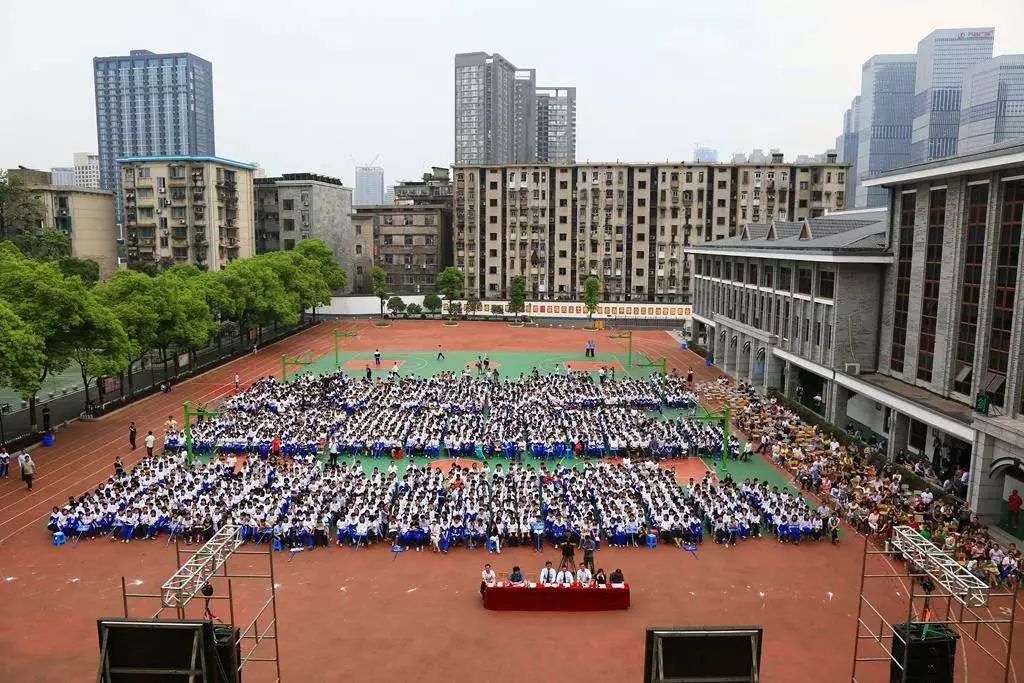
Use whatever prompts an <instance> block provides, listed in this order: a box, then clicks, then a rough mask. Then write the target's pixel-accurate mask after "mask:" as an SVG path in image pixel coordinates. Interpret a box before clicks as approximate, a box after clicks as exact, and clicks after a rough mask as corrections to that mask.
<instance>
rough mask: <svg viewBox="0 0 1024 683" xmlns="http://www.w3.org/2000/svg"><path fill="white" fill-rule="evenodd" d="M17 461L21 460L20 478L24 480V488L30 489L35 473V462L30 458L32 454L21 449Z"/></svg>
mask: <svg viewBox="0 0 1024 683" xmlns="http://www.w3.org/2000/svg"><path fill="white" fill-rule="evenodd" d="M19 461H20V462H21V478H22V480H23V481H24V482H25V487H26V488H25V490H26V491H31V490H32V478H33V477H35V474H36V463H35V461H34V460H32V456H31V455H29V454H28V453H25V452H24V451H22V453H21V457H20V458H19Z"/></svg>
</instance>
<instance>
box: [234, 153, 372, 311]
mask: <svg viewBox="0 0 1024 683" xmlns="http://www.w3.org/2000/svg"><path fill="white" fill-rule="evenodd" d="M253 184H254V186H255V193H256V196H255V209H256V220H255V223H256V253H257V254H263V253H266V252H268V251H287V250H291V249H294V248H295V245H296V244H298V243H299V242H301V241H302V240H306V239H319V240H323V242H324V243H325V244H326V245H327V246H328V247H329V248H330V249H331V251H333V252H334V258H335V259H336V260H337V262H338V263H339V264H340V265H341V267H342V268H343V269H344V270H345V271H346V272H349V271H351V269H352V265H353V263H352V255H353V245H354V240H353V238H354V233H353V231H352V189H351V188H348V187H345V185H344V184H343V183H342V182H341V180H339V179H338V178H331V177H329V176H323V175H319V174H316V173H285V174H284V175H282V176H279V177H276V178H256V179H254V180H253ZM345 293H347V291H346V292H345Z"/></svg>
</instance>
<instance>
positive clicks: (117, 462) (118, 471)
mask: <svg viewBox="0 0 1024 683" xmlns="http://www.w3.org/2000/svg"><path fill="white" fill-rule="evenodd" d="M122 474H124V462H122V461H121V455H120V454H118V455H115V456H114V476H115V477H120V476H121V475H122Z"/></svg>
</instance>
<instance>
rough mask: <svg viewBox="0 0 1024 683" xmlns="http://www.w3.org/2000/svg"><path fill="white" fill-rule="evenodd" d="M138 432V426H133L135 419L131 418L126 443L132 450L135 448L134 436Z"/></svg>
mask: <svg viewBox="0 0 1024 683" xmlns="http://www.w3.org/2000/svg"><path fill="white" fill-rule="evenodd" d="M138 433H139V428H138V427H136V426H135V421H134V420H132V422H131V424H129V425H128V443H129V444H131V447H132V450H133V451H134V450H135V437H136V436H137V435H138Z"/></svg>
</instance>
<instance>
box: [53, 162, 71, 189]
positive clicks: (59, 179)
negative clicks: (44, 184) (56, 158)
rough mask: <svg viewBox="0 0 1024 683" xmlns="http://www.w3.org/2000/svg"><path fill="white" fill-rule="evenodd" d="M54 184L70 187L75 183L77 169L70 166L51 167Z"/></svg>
mask: <svg viewBox="0 0 1024 683" xmlns="http://www.w3.org/2000/svg"><path fill="white" fill-rule="evenodd" d="M50 175H51V176H52V177H53V184H54V185H56V186H58V187H69V186H71V185H74V184H75V169H73V168H71V167H70V166H54V167H53V168H51V169H50Z"/></svg>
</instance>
